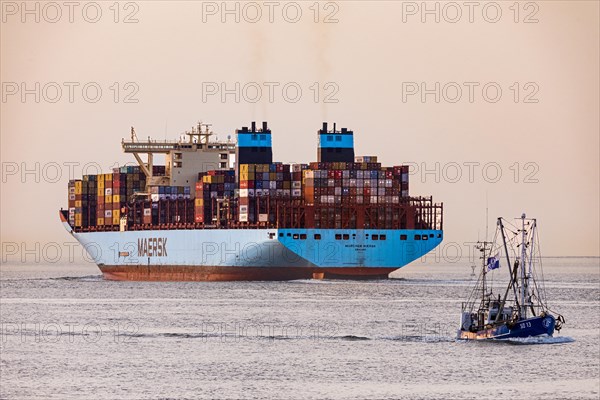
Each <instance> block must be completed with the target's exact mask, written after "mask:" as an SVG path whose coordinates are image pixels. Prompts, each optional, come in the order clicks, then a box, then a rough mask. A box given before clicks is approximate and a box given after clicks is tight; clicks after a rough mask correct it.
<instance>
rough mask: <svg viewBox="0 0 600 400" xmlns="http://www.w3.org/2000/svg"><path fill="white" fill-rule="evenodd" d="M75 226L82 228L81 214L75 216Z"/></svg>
mask: <svg viewBox="0 0 600 400" xmlns="http://www.w3.org/2000/svg"><path fill="white" fill-rule="evenodd" d="M75 226H81V214H75Z"/></svg>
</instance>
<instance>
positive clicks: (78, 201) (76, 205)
mask: <svg viewBox="0 0 600 400" xmlns="http://www.w3.org/2000/svg"><path fill="white" fill-rule="evenodd" d="M75 207H76V208H81V200H75Z"/></svg>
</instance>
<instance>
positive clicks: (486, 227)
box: [485, 189, 490, 242]
mask: <svg viewBox="0 0 600 400" xmlns="http://www.w3.org/2000/svg"><path fill="white" fill-rule="evenodd" d="M488 211H489V210H488V191H487V189H486V191H485V241H486V242H487V240H488V225H489V220H490V219H489V217H488Z"/></svg>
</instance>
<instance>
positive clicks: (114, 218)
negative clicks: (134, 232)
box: [112, 215, 121, 225]
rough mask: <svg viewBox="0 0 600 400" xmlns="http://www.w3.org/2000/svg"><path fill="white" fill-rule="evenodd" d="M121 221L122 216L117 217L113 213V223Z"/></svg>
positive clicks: (116, 223) (117, 223)
mask: <svg viewBox="0 0 600 400" xmlns="http://www.w3.org/2000/svg"><path fill="white" fill-rule="evenodd" d="M120 223H121V218H119V217H115V216H114V215H113V217H112V224H113V225H119V224H120Z"/></svg>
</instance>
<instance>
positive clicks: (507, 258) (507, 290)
mask: <svg viewBox="0 0 600 400" xmlns="http://www.w3.org/2000/svg"><path fill="white" fill-rule="evenodd" d="M498 225H499V226H500V233H501V234H502V243H503V244H504V253H505V254H506V264H507V265H508V271H509V272H510V283H509V284H508V287H507V288H506V292H504V298H503V299H502V303H500V307H499V309H498V314H497V315H496V322H498V321H499V320H500V316H501V315H502V310H504V304H506V298H507V297H508V292H509V291H510V287H511V286H513V285H514V281H515V280H516V277H515V276H514V274H513V272H512V270H511V268H510V256H509V255H508V247H507V246H506V235H505V234H504V225H503V224H502V217H500V218H498ZM513 290H514V286H513ZM515 297H516V293H515Z"/></svg>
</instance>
